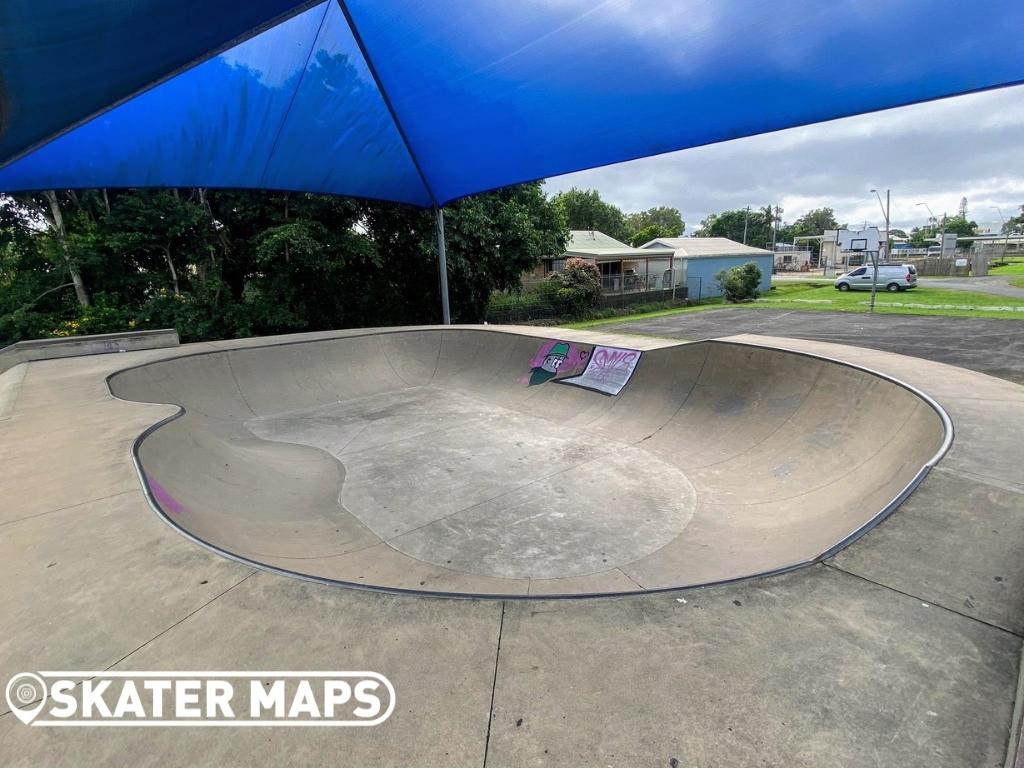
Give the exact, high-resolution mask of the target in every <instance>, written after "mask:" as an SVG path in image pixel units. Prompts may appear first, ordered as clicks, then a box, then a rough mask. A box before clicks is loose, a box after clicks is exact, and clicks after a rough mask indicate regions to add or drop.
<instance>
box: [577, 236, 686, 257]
mask: <svg viewBox="0 0 1024 768" xmlns="http://www.w3.org/2000/svg"><path fill="white" fill-rule="evenodd" d="M648 245H650V243H648ZM672 251H673V249H672V248H670V247H664V248H657V247H655V248H648V247H647V246H644V247H643V248H633V247H632V246H630V245H627V244H626V243H623V242H621V241H619V240H616V239H615V238H614V237H611V236H609V235H606V234H605V233H604V232H599V231H598V230H596V229H574V230H572V231H571V232H570V233H569V242H568V243H566V245H565V254H566V256H588V257H591V258H597V257H599V256H600V257H613V256H614V257H630V256H632V257H641V258H651V257H652V256H659V255H669V254H671V253H672Z"/></svg>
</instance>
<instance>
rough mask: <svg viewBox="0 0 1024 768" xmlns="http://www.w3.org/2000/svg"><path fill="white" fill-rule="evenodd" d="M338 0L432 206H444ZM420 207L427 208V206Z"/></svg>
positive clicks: (345, 8) (340, 4)
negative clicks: (438, 198) (435, 192)
mask: <svg viewBox="0 0 1024 768" xmlns="http://www.w3.org/2000/svg"><path fill="white" fill-rule="evenodd" d="M337 2H338V7H339V8H340V9H341V13H342V15H344V17H345V22H346V23H347V24H348V28H349V30H350V31H351V32H352V39H353V40H355V42H356V47H357V48H359V52H360V53H361V54H362V55H363V61H365V62H366V68H367V69H368V70H369V72H370V77H372V78H373V83H374V85H376V86H377V92H378V93H379V94H380V98H381V100H382V101H383V102H384V106H385V107H387V110H388V114H389V115H391V122H392V123H394V124H395V130H397V131H398V135H399V136H400V137H401V139H402V144H403V146H404V147H405V151H406V152H408V153H409V159H410V160H412V164H413V166H414V167H415V168H416V173H418V174H419V177H420V181H422V182H423V187H424V189H426V190H427V194H428V195H429V196H430V200H431V203H432V207H435V208H438V207H440V206H442V205H443V203H440V202H438V200H437V195H435V194H434V189H433V187H431V186H430V181H429V180H428V179H427V174H426V173H424V172H423V166H421V165H420V161H419V158H417V157H416V153H415V152H414V151H413V148H412V144H410V143H409V137H408V136H407V135H406V133H405V128H403V127H402V121H401V120H399V119H398V113H397V112H395V108H394V106H393V105H392V103H391V97H390V96H388V92H387V91H386V90H385V89H384V84H383V83H382V82H381V79H380V75H378V74H377V67H376V66H374V64H373V59H371V58H370V52H369V51H367V50H366V45H365V44H364V43H363V36H362V35H361V34H359V29H358V28H357V27H356V23H355V21H354V20H353V19H352V15H351V14H350V13H349V12H348V6H347V5H346V3H345V0H337ZM418 207H420V208H425V207H427V206H418Z"/></svg>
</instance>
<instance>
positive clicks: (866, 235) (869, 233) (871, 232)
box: [836, 227, 880, 252]
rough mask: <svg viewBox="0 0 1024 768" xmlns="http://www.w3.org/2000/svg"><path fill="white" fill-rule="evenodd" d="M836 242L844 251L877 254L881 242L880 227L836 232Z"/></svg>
mask: <svg viewBox="0 0 1024 768" xmlns="http://www.w3.org/2000/svg"><path fill="white" fill-rule="evenodd" d="M836 242H838V243H839V249H840V250H842V251H865V252H872V251H875V252H877V251H878V244H879V242H880V238H879V236H878V227H868V228H867V229H840V230H838V231H837V232H836Z"/></svg>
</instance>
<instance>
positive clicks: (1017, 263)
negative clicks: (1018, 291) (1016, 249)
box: [988, 256, 1024, 287]
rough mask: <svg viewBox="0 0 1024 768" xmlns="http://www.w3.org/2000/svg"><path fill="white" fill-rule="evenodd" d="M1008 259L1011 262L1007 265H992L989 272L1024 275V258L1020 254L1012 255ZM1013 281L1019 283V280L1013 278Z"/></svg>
mask: <svg viewBox="0 0 1024 768" xmlns="http://www.w3.org/2000/svg"><path fill="white" fill-rule="evenodd" d="M1007 261H1008V262H1009V263H1008V264H1006V265H1005V266H1002V267H992V268H991V269H989V271H988V273H989V274H990V275H1024V258H1022V257H1020V256H1010V257H1009V258H1008V259H1007ZM1011 282H1012V283H1013V284H1014V285H1017V282H1018V281H1016V280H1012V281H1011ZM1018 287H1019V286H1018Z"/></svg>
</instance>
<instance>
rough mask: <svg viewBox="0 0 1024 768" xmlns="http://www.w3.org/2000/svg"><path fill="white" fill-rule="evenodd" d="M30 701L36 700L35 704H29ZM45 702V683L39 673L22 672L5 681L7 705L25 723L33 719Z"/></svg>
mask: <svg viewBox="0 0 1024 768" xmlns="http://www.w3.org/2000/svg"><path fill="white" fill-rule="evenodd" d="M37 700H38V701H37ZM32 702H36V704H35V706H31V705H32ZM45 703H46V683H45V682H44V681H43V678H41V677H40V676H39V675H36V674H33V673H32V672H22V673H21V674H18V675H15V676H14V677H12V678H11V681H10V682H9V683H7V706H9V707H10V708H11V712H13V713H14V716H15V717H16V718H18V719H19V720H21V722H23V723H25V724H26V725H28V724H29V723H31V722H32V721H33V720H35V718H36V715H38V714H39V710H41V709H42V708H43V704H45Z"/></svg>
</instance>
